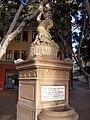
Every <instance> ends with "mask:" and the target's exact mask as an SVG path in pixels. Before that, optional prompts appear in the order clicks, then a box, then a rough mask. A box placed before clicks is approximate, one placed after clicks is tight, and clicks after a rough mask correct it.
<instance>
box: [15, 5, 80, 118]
mask: <svg viewBox="0 0 90 120" xmlns="http://www.w3.org/2000/svg"><path fill="white" fill-rule="evenodd" d="M50 10H51V8H50V5H49V3H47V4H46V6H45V7H43V5H41V4H40V7H39V11H40V14H39V15H38V17H37V21H38V22H39V26H38V27H37V32H38V34H37V36H36V39H35V41H34V42H33V43H32V44H31V46H30V56H29V59H28V60H26V61H22V62H20V63H17V69H18V71H19V97H18V103H17V120H37V119H39V120H55V118H56V117H55V116H57V115H56V114H58V115H59V114H60V115H61V114H62V115H64V114H65V113H66V112H67V111H68V114H69V115H66V118H68V119H65V115H64V119H60V120H77V119H78V115H77V113H76V112H75V111H74V109H72V108H71V107H69V106H68V94H69V93H68V87H69V80H70V76H69V75H70V70H71V68H72V63H71V61H67V60H64V61H61V60H59V59H58V58H57V52H58V49H59V48H58V45H57V44H56V43H55V42H54V41H53V40H52V37H51V35H50V33H49V30H50V28H52V26H53V21H52V19H51V11H50ZM42 15H43V17H44V19H43V20H42V19H41V16H42ZM63 111H64V113H63ZM57 112H58V113H57ZM48 113H50V114H49V115H48ZM54 113H56V114H54ZM53 115H54V117H53V118H52V117H51V116H53ZM60 115H59V116H57V119H56V120H59V117H60ZM68 116H69V117H68ZM70 117H71V118H73V119H71V118H70ZM61 118H63V116H61Z"/></svg>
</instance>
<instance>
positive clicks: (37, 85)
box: [17, 56, 72, 120]
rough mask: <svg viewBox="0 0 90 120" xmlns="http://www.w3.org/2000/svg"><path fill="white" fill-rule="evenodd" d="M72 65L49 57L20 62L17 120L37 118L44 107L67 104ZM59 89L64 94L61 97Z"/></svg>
mask: <svg viewBox="0 0 90 120" xmlns="http://www.w3.org/2000/svg"><path fill="white" fill-rule="evenodd" d="M71 68H72V64H71V62H70V61H69V62H68V61H60V60H58V59H49V58H46V56H44V57H43V58H42V57H39V58H33V59H31V60H27V61H23V62H21V63H17V69H18V71H19V98H18V105H17V120H37V115H38V114H39V113H40V111H41V109H42V108H48V107H55V106H59V105H62V104H68V85H69V84H68V81H69V80H70V78H69V71H70V69H71ZM46 88H47V90H46ZM62 88H63V89H62ZM44 89H45V90H46V91H44ZM58 91H59V92H60V94H62V95H64V96H62V97H60V94H59V93H58ZM46 92H47V93H46ZM43 93H44V95H42V94H43ZM56 93H58V95H56ZM48 95H49V96H48ZM55 96H57V98H56V97H55ZM45 97H47V99H45Z"/></svg>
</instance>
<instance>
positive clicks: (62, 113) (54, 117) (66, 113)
mask: <svg viewBox="0 0 90 120" xmlns="http://www.w3.org/2000/svg"><path fill="white" fill-rule="evenodd" d="M38 120H78V114H77V113H76V112H75V110H74V109H73V108H71V107H70V106H68V105H64V106H58V107H53V108H46V109H42V111H41V112H40V114H39V115H38Z"/></svg>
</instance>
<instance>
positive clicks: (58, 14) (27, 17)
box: [0, 0, 90, 79]
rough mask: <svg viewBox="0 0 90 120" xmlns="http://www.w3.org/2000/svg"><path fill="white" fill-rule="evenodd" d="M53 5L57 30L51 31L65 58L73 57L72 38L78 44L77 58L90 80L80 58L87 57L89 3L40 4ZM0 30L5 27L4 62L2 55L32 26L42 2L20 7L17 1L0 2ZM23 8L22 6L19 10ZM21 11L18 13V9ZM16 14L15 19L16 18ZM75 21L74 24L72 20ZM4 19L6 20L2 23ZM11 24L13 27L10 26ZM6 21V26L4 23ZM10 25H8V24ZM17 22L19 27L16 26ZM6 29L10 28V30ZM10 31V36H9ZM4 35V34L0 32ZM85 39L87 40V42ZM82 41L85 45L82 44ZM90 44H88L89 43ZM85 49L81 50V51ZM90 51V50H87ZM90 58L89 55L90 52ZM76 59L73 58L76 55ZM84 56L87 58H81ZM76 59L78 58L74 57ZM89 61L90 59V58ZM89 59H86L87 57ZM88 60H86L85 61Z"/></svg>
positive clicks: (55, 0) (0, 50) (37, 0)
mask: <svg viewBox="0 0 90 120" xmlns="http://www.w3.org/2000/svg"><path fill="white" fill-rule="evenodd" d="M48 1H49V2H50V4H51V6H52V15H53V21H54V27H53V29H52V31H57V32H54V33H55V35H54V36H53V37H55V36H56V37H55V40H56V42H57V43H58V44H59V46H60V49H62V51H63V53H64V55H65V58H67V57H70V54H71V53H70V52H71V50H68V49H67V48H68V47H67V46H68V45H69V46H70V44H71V43H70V41H71V37H72V36H73V40H74V42H76V41H77V42H78V44H79V46H78V57H77V58H75V59H76V61H77V63H78V65H79V66H80V69H81V70H82V71H83V73H84V74H85V76H86V77H87V78H88V79H90V75H89V74H88V73H87V72H85V70H84V69H83V67H82V66H81V64H80V55H81V51H82V53H85V52H83V51H86V50H87V49H83V48H85V47H84V46H85V45H86V46H88V44H87V43H88V42H86V41H85V39H87V40H88V38H89V37H87V36H89V30H90V28H89V26H90V25H89V23H90V10H89V9H90V6H89V1H88V0H41V2H42V4H46V3H47V2H48ZM0 3H1V4H0V14H1V17H0V30H1V29H2V28H3V27H4V37H3V39H2V41H1V44H0V59H1V58H2V56H3V54H4V53H5V51H6V48H7V46H8V45H9V43H10V42H11V41H12V40H13V39H14V38H15V37H16V36H17V35H18V34H19V33H21V32H22V31H23V29H24V27H25V26H26V25H27V24H29V23H31V22H32V20H34V19H35V18H36V17H37V15H38V13H39V11H38V6H39V4H40V0H33V1H30V2H29V3H28V4H27V5H23V4H21V5H20V2H19V1H18V0H3V1H1V0H0ZM19 5H20V6H19ZM18 7H19V9H18V11H17V8H18ZM14 14H15V16H14ZM72 16H73V18H74V19H75V21H74V23H73V24H72V23H71V19H72ZM3 19H5V20H3ZM11 20H12V23H11V25H10V27H9V26H8V25H9V24H8V23H10V22H11ZM4 21H5V22H4ZM8 21H9V22H8ZM17 22H18V23H19V26H18V27H17V28H16V29H15V27H16V26H17ZM72 26H73V28H74V29H76V28H78V29H79V31H80V32H79V33H77V32H73V34H72V31H71V27H72ZM6 28H9V29H8V30H7V29H6ZM6 30H7V32H6ZM1 33H2V32H1ZM84 38H85V39H84ZM82 41H84V42H83V44H82ZM88 41H89V40H88ZM81 48H82V49H81ZM88 48H89V46H88ZM88 54H89V52H88ZM73 55H74V54H73ZM82 55H83V56H84V54H82ZM74 57H75V56H74ZM89 58H90V56H89ZM86 59H87V57H86ZM86 59H84V60H85V61H86Z"/></svg>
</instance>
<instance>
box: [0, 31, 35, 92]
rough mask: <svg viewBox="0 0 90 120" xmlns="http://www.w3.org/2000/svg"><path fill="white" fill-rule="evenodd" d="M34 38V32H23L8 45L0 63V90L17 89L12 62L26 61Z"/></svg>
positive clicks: (15, 74) (16, 75)
mask: <svg viewBox="0 0 90 120" xmlns="http://www.w3.org/2000/svg"><path fill="white" fill-rule="evenodd" d="M35 36H36V31H35V30H33V31H30V30H28V31H27V30H25V31H23V32H22V33H21V34H19V35H18V36H17V37H16V38H15V39H14V40H13V41H12V42H11V43H10V44H9V46H8V48H7V50H6V53H5V54H4V55H3V57H2V59H1V61H0V90H4V89H12V88H17V86H18V71H17V70H16V65H15V63H14V61H15V60H17V59H23V60H26V59H28V57H29V49H30V44H31V43H32V41H34V39H35Z"/></svg>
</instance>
